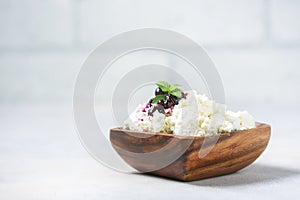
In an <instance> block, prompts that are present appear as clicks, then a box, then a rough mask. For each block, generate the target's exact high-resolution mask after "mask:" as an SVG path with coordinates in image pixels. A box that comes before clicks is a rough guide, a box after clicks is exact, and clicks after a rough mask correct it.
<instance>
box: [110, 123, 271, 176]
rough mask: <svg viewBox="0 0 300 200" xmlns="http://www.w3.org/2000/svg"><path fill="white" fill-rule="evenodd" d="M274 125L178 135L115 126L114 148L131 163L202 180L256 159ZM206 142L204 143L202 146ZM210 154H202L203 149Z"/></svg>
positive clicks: (146, 169)
mask: <svg viewBox="0 0 300 200" xmlns="http://www.w3.org/2000/svg"><path fill="white" fill-rule="evenodd" d="M270 135H271V127H270V126H269V125H267V124H263V123H256V128H253V129H249V130H243V131H235V132H232V133H230V134H223V133H222V134H220V136H219V138H218V136H209V137H202V136H195V137H193V136H177V135H172V134H164V133H145V132H135V131H129V130H124V129H120V128H114V129H111V130H110V141H111V143H112V146H113V148H114V149H115V150H116V151H117V153H118V154H119V155H120V156H121V158H122V159H123V160H124V161H125V162H127V163H128V164H129V165H130V166H132V167H133V168H135V169H137V170H138V171H140V172H145V173H151V174H155V175H158V176H163V177H167V178H171V179H176V180H181V181H193V180H200V179H205V178H209V177H215V176H220V175H225V174H230V173H234V172H236V171H238V170H240V169H242V168H244V167H246V166H248V165H250V164H251V163H252V162H254V161H255V160H256V159H257V158H258V157H259V156H260V155H261V153H262V152H263V151H264V150H265V148H266V147H267V145H268V142H269V139H270ZM202 145H203V146H202ZM201 147H202V149H203V150H204V151H205V149H208V150H210V151H208V154H207V155H206V156H204V157H201V156H200V157H199V150H200V148H201Z"/></svg>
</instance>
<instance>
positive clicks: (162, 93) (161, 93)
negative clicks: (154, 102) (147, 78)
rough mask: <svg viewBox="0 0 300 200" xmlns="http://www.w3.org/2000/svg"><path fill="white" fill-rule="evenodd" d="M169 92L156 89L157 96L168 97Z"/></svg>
mask: <svg viewBox="0 0 300 200" xmlns="http://www.w3.org/2000/svg"><path fill="white" fill-rule="evenodd" d="M166 94H168V93H167V92H164V91H162V90H161V89H160V88H159V87H158V88H156V89H155V96H157V95H166Z"/></svg>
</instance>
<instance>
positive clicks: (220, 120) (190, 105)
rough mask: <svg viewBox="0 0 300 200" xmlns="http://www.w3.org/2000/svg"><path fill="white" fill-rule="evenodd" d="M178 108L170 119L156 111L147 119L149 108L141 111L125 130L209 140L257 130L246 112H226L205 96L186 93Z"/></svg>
mask: <svg viewBox="0 0 300 200" xmlns="http://www.w3.org/2000/svg"><path fill="white" fill-rule="evenodd" d="M185 93H186V94H187V96H186V98H182V99H181V100H180V101H179V103H178V105H175V106H174V108H173V110H172V112H171V115H167V116H165V114H162V113H159V112H158V111H155V112H154V113H153V116H148V110H149V105H148V104H144V105H139V107H138V108H137V109H136V110H135V111H134V112H133V113H132V114H131V115H130V116H129V118H128V119H127V120H126V121H125V122H124V125H123V128H124V129H129V130H134V131H149V132H165V133H173V134H176V135H190V136H196V135H198V136H208V135H214V134H218V133H221V132H232V131H236V130H245V129H250V128H254V127H255V120H254V118H253V117H252V116H251V115H250V114H249V113H248V112H247V111H238V112H232V111H226V107H225V105H223V104H219V103H216V102H214V101H212V100H210V99H209V98H208V97H207V96H206V95H204V94H197V92H196V91H187V92H185Z"/></svg>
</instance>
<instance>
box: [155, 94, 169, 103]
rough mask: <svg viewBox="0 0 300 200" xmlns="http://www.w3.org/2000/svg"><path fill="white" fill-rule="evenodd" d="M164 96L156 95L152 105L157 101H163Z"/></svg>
mask: <svg viewBox="0 0 300 200" xmlns="http://www.w3.org/2000/svg"><path fill="white" fill-rule="evenodd" d="M165 98H166V96H165V95H157V96H156V97H154V98H153V100H152V103H157V102H158V101H160V100H162V99H165Z"/></svg>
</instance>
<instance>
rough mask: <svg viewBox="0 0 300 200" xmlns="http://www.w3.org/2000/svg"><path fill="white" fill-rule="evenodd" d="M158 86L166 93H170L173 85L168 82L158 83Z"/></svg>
mask: <svg viewBox="0 0 300 200" xmlns="http://www.w3.org/2000/svg"><path fill="white" fill-rule="evenodd" d="M156 85H157V86H158V87H159V88H160V89H161V90H162V91H164V92H168V91H169V88H170V87H171V85H170V84H169V83H167V82H166V81H158V82H157V83H156Z"/></svg>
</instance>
